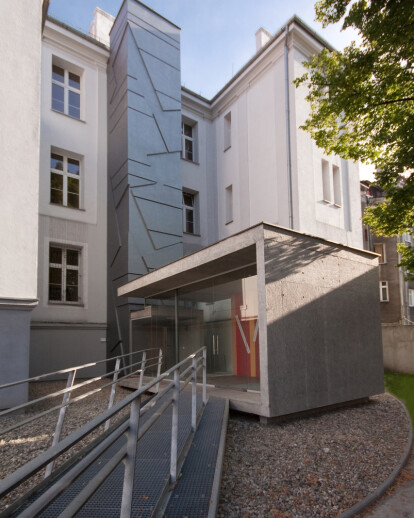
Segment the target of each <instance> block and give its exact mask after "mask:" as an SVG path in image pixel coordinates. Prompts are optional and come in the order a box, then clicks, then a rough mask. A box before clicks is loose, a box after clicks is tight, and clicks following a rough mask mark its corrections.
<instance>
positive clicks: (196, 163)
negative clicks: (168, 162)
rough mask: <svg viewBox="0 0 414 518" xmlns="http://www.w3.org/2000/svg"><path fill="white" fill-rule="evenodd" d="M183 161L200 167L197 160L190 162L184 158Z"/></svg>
mask: <svg viewBox="0 0 414 518" xmlns="http://www.w3.org/2000/svg"><path fill="white" fill-rule="evenodd" d="M181 160H183V161H184V162H189V163H190V164H193V165H200V162H196V161H195V160H189V159H188V158H184V157H183V156H182V157H181Z"/></svg>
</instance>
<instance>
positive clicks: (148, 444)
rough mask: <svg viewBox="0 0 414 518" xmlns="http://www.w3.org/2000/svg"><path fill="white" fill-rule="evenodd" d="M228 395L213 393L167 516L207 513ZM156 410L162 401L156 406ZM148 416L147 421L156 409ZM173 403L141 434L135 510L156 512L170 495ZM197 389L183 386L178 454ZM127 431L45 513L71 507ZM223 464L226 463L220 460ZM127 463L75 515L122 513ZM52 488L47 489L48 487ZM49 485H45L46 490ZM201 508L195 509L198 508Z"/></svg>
mask: <svg viewBox="0 0 414 518" xmlns="http://www.w3.org/2000/svg"><path fill="white" fill-rule="evenodd" d="M201 407H202V400H201V396H198V397H197V410H200V409H201ZM224 409H225V401H224V400H220V399H218V398H211V400H209V401H208V403H207V406H206V407H205V409H204V413H203V416H202V418H201V420H200V423H199V427H198V429H197V432H196V434H195V435H194V441H193V443H192V445H191V447H190V449H189V451H188V456H187V459H186V462H185V463H184V466H183V468H182V470H181V472H182V476H181V477H180V480H179V481H178V483H177V484H176V486H175V488H174V491H173V492H172V493H169V494H170V495H171V496H172V498H171V499H170V504H169V506H168V510H167V513H166V515H167V516H171V517H173V516H180V517H182V516H195V515H197V516H207V514H208V508H209V502H210V500H211V490H212V486H213V479H214V475H215V469H216V459H217V452H218V446H219V442H220V435H221V431H222V424H223V416H224ZM155 410H156V407H155ZM151 413H152V412H151V411H150V412H148V413H147V414H146V415H145V416H143V418H142V422H145V420H146V419H148V418H149V417H150V415H151ZM171 421H172V409H171V406H170V408H169V409H168V410H167V411H166V412H164V414H162V415H161V417H160V418H159V419H158V421H157V422H156V423H155V424H154V425H153V427H152V428H151V429H150V430H149V431H148V432H147V433H146V434H145V435H144V436H143V437H142V438H141V439H140V441H139V442H138V448H137V459H136V471H135V478H134V491H133V500H132V513H131V516H134V517H136V518H138V517H142V518H144V517H150V516H153V514H154V513H157V512H158V510H159V509H160V507H161V506H162V499H163V498H164V499H165V497H166V495H168V490H169V472H170V444H171ZM191 435H192V432H191V393H190V392H186V391H183V392H182V393H181V395H180V402H179V429H178V456H179V457H180V456H183V455H184V454H185V452H186V451H187V450H186V448H187V449H188V440H189V439H190V438H191ZM125 441H126V437H125V436H122V437H121V438H120V439H119V440H118V441H117V442H116V443H114V444H113V445H112V446H111V447H110V448H108V450H106V452H104V453H103V454H102V455H101V456H100V457H99V458H98V459H97V460H96V461H95V462H94V463H93V464H92V465H91V466H90V467H89V468H88V469H87V470H86V471H84V473H82V474H81V475H80V476H79V477H78V479H76V480H75V482H74V483H72V485H70V486H69V487H68V488H67V489H66V490H65V491H64V492H63V493H62V494H61V495H60V496H58V497H57V498H56V500H54V501H53V502H52V503H51V504H50V505H49V507H47V508H46V509H45V510H44V511H43V512H42V513H41V514H38V515H37V516H40V517H43V518H55V517H56V516H60V515H61V513H63V512H64V511H65V509H66V508H67V506H68V504H69V503H70V502H71V501H72V500H73V499H74V498H75V497H76V495H78V494H79V492H80V491H81V490H82V489H83V488H84V487H85V486H86V484H87V483H88V481H89V480H90V479H91V478H92V477H93V476H94V475H95V474H96V473H97V472H99V470H100V469H101V468H102V467H103V466H104V465H105V464H106V463H108V462H109V461H110V460H111V459H112V457H113V455H114V454H115V453H116V452H117V451H118V450H119V449H120V447H121V446H122V445H123V444H125ZM220 467H221V465H220ZM123 476H124V467H123V465H122V464H121V465H119V466H118V467H117V468H116V469H115V470H114V471H113V472H112V473H111V475H110V476H109V477H108V478H107V479H106V481H105V482H104V483H103V484H102V486H101V487H100V488H99V489H98V490H97V491H96V493H95V494H94V495H93V496H92V498H91V499H90V500H89V501H88V502H87V503H86V504H85V505H84V506H83V507H82V508H81V510H80V511H79V512H78V513H77V514H76V515H75V516H76V517H79V518H81V517H82V518H94V517H99V518H118V517H119V515H120V508H121V499H122V485H123ZM45 490H46V489H45ZM45 490H44V491H45ZM41 494H42V492H40V493H39V494H38V495H37V496H36V497H33V498H32V499H31V500H29V502H28V503H27V505H26V506H24V507H23V508H20V509H19V511H18V512H17V513H16V514H14V515H13V516H19V515H20V514H21V513H22V511H24V508H25V507H27V506H28V505H29V504H30V503H31V502H32V501H33V500H34V499H36V498H37V497H38V496H40V495H41ZM192 509H194V510H196V512H193V510H192Z"/></svg>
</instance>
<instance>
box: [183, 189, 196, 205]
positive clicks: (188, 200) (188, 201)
mask: <svg viewBox="0 0 414 518" xmlns="http://www.w3.org/2000/svg"><path fill="white" fill-rule="evenodd" d="M183 200H184V205H187V207H194V196H193V195H192V194H189V193H187V192H183Z"/></svg>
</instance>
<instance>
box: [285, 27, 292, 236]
mask: <svg viewBox="0 0 414 518" xmlns="http://www.w3.org/2000/svg"><path fill="white" fill-rule="evenodd" d="M288 36H289V26H288V25H286V29H285V110H286V146H287V150H286V151H287V153H286V154H287V175H288V206H289V228H291V229H293V205H292V150H291V145H290V98H289V86H290V84H289V55H288Z"/></svg>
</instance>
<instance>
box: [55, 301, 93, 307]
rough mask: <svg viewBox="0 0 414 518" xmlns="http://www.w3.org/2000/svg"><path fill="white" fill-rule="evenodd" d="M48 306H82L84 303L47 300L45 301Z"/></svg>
mask: <svg viewBox="0 0 414 518" xmlns="http://www.w3.org/2000/svg"><path fill="white" fill-rule="evenodd" d="M47 303H48V305H49V306H65V307H67V308H84V307H85V304H82V303H81V302H62V301H60V300H56V301H53V300H48V301H47Z"/></svg>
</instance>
